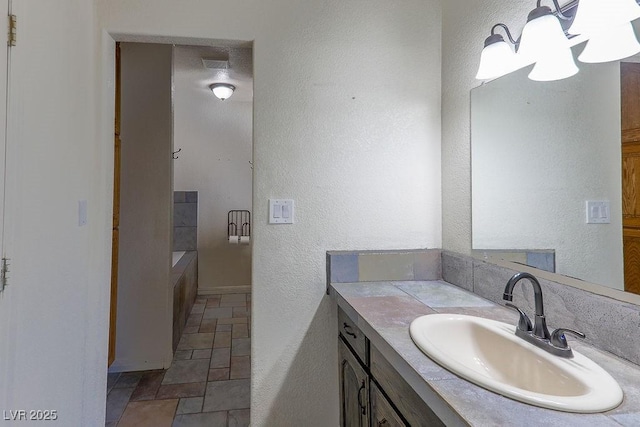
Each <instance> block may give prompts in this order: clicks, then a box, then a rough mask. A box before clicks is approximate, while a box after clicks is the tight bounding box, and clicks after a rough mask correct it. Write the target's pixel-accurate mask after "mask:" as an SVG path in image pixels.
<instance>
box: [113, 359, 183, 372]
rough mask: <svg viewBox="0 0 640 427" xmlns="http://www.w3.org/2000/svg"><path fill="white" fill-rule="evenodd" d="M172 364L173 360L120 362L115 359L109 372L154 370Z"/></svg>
mask: <svg viewBox="0 0 640 427" xmlns="http://www.w3.org/2000/svg"><path fill="white" fill-rule="evenodd" d="M170 365H171V362H169V363H167V362H162V361H155V362H118V361H117V360H115V361H114V362H113V364H111V366H109V370H108V372H109V373H110V374H111V373H114V372H136V371H152V370H155V369H167V368H168V367H169V366H170Z"/></svg>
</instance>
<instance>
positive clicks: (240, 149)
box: [174, 46, 253, 293]
mask: <svg viewBox="0 0 640 427" xmlns="http://www.w3.org/2000/svg"><path fill="white" fill-rule="evenodd" d="M194 51H196V52H197V50H196V49H194V48H189V47H184V46H176V47H175V48H174V52H175V56H176V66H175V69H174V125H175V150H178V149H182V151H181V152H180V153H179V154H178V157H179V158H178V159H177V160H175V161H174V189H175V190H176V191H194V190H195V191H198V211H199V212H198V290H199V291H200V292H209V293H210V292H218V291H220V290H221V288H222V289H224V290H225V291H233V288H235V287H238V286H245V287H246V286H249V285H251V247H250V246H248V245H230V244H229V243H228V239H227V212H228V211H230V210H232V209H246V210H251V197H252V185H251V179H252V169H251V162H252V148H253V147H252V130H253V123H252V120H253V103H252V102H251V101H250V99H251V95H250V93H251V81H248V82H247V81H243V82H242V84H243V85H245V86H248V87H246V88H244V87H243V88H242V89H238V90H237V91H236V92H240V91H242V90H244V91H245V92H247V93H248V98H249V100H247V99H246V98H247V96H246V95H245V97H242V96H241V94H239V93H235V94H234V96H232V97H231V98H229V99H227V100H225V101H221V100H219V99H218V98H216V97H215V96H214V95H213V93H211V90H209V87H208V85H209V84H210V81H209V80H210V79H211V75H212V73H211V71H208V72H207V70H204V68H203V67H202V63H201V62H199V61H195V67H197V68H196V69H194V66H189V67H187V65H191V64H192V63H193V62H194V58H193V55H194ZM240 51H244V52H245V53H243V54H242V55H243V57H242V58H238V59H244V56H247V57H248V58H247V59H248V60H249V61H250V58H251V56H250V55H251V50H250V49H242V50H239V49H236V51H235V52H240ZM238 55H240V53H238ZM196 56H197V55H196ZM195 59H198V58H195ZM233 59H235V58H233ZM232 66H233V64H232ZM207 78H208V79H209V80H207ZM203 80H204V81H203ZM232 82H233V81H232ZM236 84H237V83H236ZM243 291H244V290H243Z"/></svg>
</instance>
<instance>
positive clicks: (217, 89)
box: [209, 83, 236, 101]
mask: <svg viewBox="0 0 640 427" xmlns="http://www.w3.org/2000/svg"><path fill="white" fill-rule="evenodd" d="M209 89H211V90H212V91H213V94H214V95H215V96H216V97H218V99H220V100H222V101H224V100H225V99H228V98H230V97H231V95H233V91H234V90H236V87H235V86H234V85H230V84H228V83H214V84H212V85H210V86H209Z"/></svg>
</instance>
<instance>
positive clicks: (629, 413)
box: [327, 250, 640, 426]
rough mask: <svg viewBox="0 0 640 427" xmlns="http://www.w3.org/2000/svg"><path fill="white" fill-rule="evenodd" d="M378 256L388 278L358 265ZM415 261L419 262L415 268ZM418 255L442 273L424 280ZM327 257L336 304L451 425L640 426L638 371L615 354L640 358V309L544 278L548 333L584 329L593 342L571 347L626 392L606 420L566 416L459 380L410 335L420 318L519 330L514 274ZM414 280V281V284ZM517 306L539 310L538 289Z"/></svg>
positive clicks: (397, 257) (524, 293)
mask: <svg viewBox="0 0 640 427" xmlns="http://www.w3.org/2000/svg"><path fill="white" fill-rule="evenodd" d="M372 254H375V255H377V257H378V258H377V260H378V261H379V263H380V265H383V266H385V267H384V268H383V269H384V271H386V272H387V274H386V277H387V278H386V279H383V280H381V281H376V280H375V278H372V277H371V276H367V275H368V274H370V272H368V271H366V269H367V268H370V266H369V264H368V263H367V261H365V263H364V264H362V265H361V264H360V257H361V256H362V255H365V256H371V255H372ZM434 254H437V255H434ZM410 256H412V257H413V259H414V262H413V263H410V262H408V259H409V257H410ZM338 259H339V261H338ZM416 259H417V260H420V261H419V262H418V264H420V266H419V268H418V269H417V270H420V271H422V269H423V268H426V269H431V272H432V275H433V276H438V275H439V276H440V277H434V278H430V279H429V280H428V281H424V280H418V279H416V278H415V271H416V262H415V260H416ZM425 260H429V261H428V262H427V261H425ZM327 261H328V267H327V273H328V274H327V277H328V279H329V280H333V281H332V282H331V283H330V284H328V290H329V292H330V294H331V295H332V296H333V298H335V299H336V301H337V303H338V305H340V306H341V307H342V308H343V310H345V312H346V313H347V314H348V315H349V316H350V317H351V318H352V319H353V320H354V322H356V324H357V325H358V326H359V327H360V328H361V329H362V331H363V332H364V333H365V334H366V335H367V337H368V338H369V339H370V340H371V344H372V345H373V346H375V347H376V348H378V350H380V352H381V353H382V354H383V355H384V356H385V358H387V360H388V361H389V362H390V363H391V364H392V365H393V366H394V367H395V368H396V369H397V370H398V372H399V373H400V374H401V375H402V376H403V377H404V378H405V379H406V380H407V382H408V383H409V384H410V385H411V386H412V387H413V388H414V390H415V391H416V392H417V393H418V394H419V395H420V396H421V397H422V398H423V399H424V400H425V402H427V404H429V406H430V407H431V408H432V409H433V410H434V412H436V414H438V415H439V416H440V417H441V419H442V420H443V421H444V422H445V423H446V424H447V425H478V426H486V425H559V426H560V425H563V426H564V425H587V426H608V425H611V426H619V425H625V426H636V425H640V368H639V367H638V366H637V365H636V364H634V363H630V362H629V361H627V360H624V359H620V358H618V357H615V356H612V355H611V354H610V353H609V352H611V353H616V354H618V355H619V356H621V357H623V358H625V359H628V360H631V361H634V362H635V361H636V360H637V358H638V353H639V351H638V350H637V349H638V348H640V339H639V338H638V334H639V332H638V331H639V329H638V322H639V321H640V315H639V314H640V310H639V308H638V306H636V305H634V304H628V303H624V302H621V301H617V300H614V299H610V298H607V297H603V296H600V295H595V294H592V293H590V292H587V291H584V290H581V289H576V288H573V287H568V286H566V285H562V284H560V283H557V282H552V281H548V280H541V285H542V287H543V292H544V297H545V310H546V311H545V313H546V314H547V316H548V322H549V324H550V327H558V326H563V327H572V328H576V329H578V330H582V331H584V332H585V333H586V334H587V336H588V339H587V342H586V343H585V342H579V341H577V340H576V339H571V338H569V341H570V345H571V346H572V347H573V348H575V349H576V350H577V351H579V352H581V353H583V354H584V355H586V356H587V357H589V358H591V359H592V360H594V361H595V362H596V363H598V364H600V365H601V366H602V367H603V368H604V369H606V370H607V371H608V372H609V373H610V374H611V375H612V376H613V377H614V378H615V379H616V380H617V381H618V382H619V383H620V386H621V387H622V389H623V391H624V393H625V399H624V401H623V403H622V404H621V405H620V406H619V407H618V408H615V409H613V410H611V411H609V412H606V413H604V414H571V413H564V412H558V411H553V410H548V409H543V408H537V407H534V406H530V405H527V404H524V403H520V402H516V401H513V400H511V399H507V398H504V397H502V396H500V395H498V394H495V393H492V392H490V391H487V390H485V389H482V388H481V387H478V386H475V385H473V384H471V383H469V382H467V381H465V380H463V379H460V378H459V377H457V376H456V375H454V374H452V373H450V372H449V371H447V370H446V369H444V368H442V367H440V366H439V365H437V364H436V363H435V362H433V361H431V359H429V358H428V357H427V356H425V355H424V354H423V353H422V352H421V351H420V350H419V349H418V348H417V347H416V346H415V345H414V343H413V342H412V340H411V337H410V336H409V324H410V323H411V321H412V320H413V319H414V318H416V317H418V316H421V315H424V314H429V313H438V312H439V313H446V312H453V313H462V314H470V315H474V316H480V317H486V318H491V319H495V320H500V321H503V322H506V323H509V324H512V325H514V326H515V324H516V323H517V320H518V316H517V314H516V313H514V312H512V311H511V310H508V309H506V308H504V307H502V306H501V305H502V293H503V290H504V285H505V284H506V282H507V280H508V279H509V278H510V277H511V276H512V275H513V274H514V273H515V272H516V271H514V270H511V269H509V268H504V267H500V266H497V265H493V264H489V263H486V262H483V261H480V260H476V259H473V258H470V257H466V256H462V255H458V254H454V253H451V252H446V251H440V250H422V251H380V252H350V253H349V252H330V253H328V255H327ZM336 261H337V262H336ZM425 262H426V264H425ZM429 263H430V264H431V265H430V266H428V265H427V264H429ZM380 265H378V266H377V267H376V268H380ZM336 266H337V268H336V269H334V268H333V267H336ZM362 267H364V270H365V271H364V275H363V276H364V277H365V278H366V280H365V281H363V280H362V276H361V269H362ZM389 272H392V273H389ZM438 272H439V273H438ZM411 274H413V275H414V277H413V279H411V278H409V280H407V279H406V277H407V276H410V275H411ZM420 274H422V273H420ZM389 276H393V277H391V278H390V279H389V278H388V277H389ZM344 279H350V280H344ZM445 281H446V282H445ZM341 282H342V283H341ZM447 282H448V283H447ZM451 283H453V284H455V285H456V286H452V285H451ZM467 291H471V292H467ZM472 292H475V293H472ZM481 297H485V298H487V299H485V298H481ZM489 300H492V301H493V302H492V301H489ZM513 302H514V304H516V305H518V306H520V307H522V308H523V309H525V310H527V311H528V312H529V313H532V312H533V308H532V303H533V291H532V290H530V289H529V288H528V287H526V289H525V286H518V287H517V290H516V292H515V293H514V300H513ZM634 343H635V345H634ZM589 344H593V345H594V346H595V347H599V349H598V348H595V347H594V346H591V345H589ZM603 350H605V351H603Z"/></svg>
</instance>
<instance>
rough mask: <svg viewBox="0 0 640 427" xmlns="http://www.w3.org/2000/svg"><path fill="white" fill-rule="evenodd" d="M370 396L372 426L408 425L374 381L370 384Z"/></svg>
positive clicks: (391, 426)
mask: <svg viewBox="0 0 640 427" xmlns="http://www.w3.org/2000/svg"><path fill="white" fill-rule="evenodd" d="M369 398H370V404H371V427H405V426H406V425H407V424H405V423H404V421H402V418H400V415H398V413H397V412H396V410H395V409H393V406H391V403H389V401H388V400H387V398H386V397H384V395H383V394H382V392H381V391H380V389H379V388H378V387H377V386H376V383H374V382H373V381H371V384H370V386H369Z"/></svg>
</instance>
